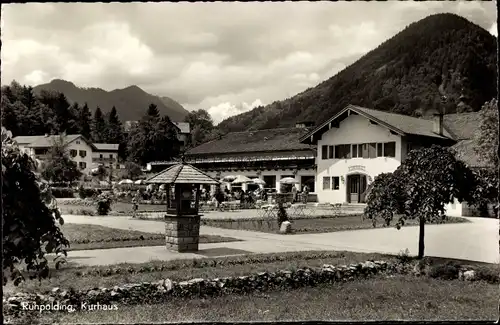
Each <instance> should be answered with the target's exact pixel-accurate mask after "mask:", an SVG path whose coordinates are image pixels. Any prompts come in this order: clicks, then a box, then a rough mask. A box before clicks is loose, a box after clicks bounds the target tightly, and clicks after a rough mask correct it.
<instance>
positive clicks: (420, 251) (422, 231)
mask: <svg viewBox="0 0 500 325" xmlns="http://www.w3.org/2000/svg"><path fill="white" fill-rule="evenodd" d="M424 226H425V219H424V218H420V225H419V228H420V232H419V233H418V257H417V258H418V259H422V258H423V257H424V248H425V245H424V235H425V228H424Z"/></svg>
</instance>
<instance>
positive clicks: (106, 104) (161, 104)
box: [34, 79, 188, 122]
mask: <svg viewBox="0 0 500 325" xmlns="http://www.w3.org/2000/svg"><path fill="white" fill-rule="evenodd" d="M42 90H53V91H58V92H61V93H63V94H64V95H66V97H67V98H68V101H70V102H72V103H73V102H77V103H79V104H82V105H83V104H84V103H85V102H87V104H88V105H89V107H90V108H91V109H92V110H93V111H95V109H96V108H97V106H99V107H100V108H101V110H102V111H103V112H104V113H107V112H109V111H111V108H112V107H113V106H115V107H116V110H117V112H118V115H119V117H120V120H122V121H136V120H139V119H140V118H141V117H142V116H143V115H144V113H145V112H146V109H147V108H148V106H149V105H150V104H151V103H153V104H155V105H157V106H158V110H159V111H160V114H162V115H163V114H166V115H168V116H169V117H170V118H171V119H172V120H173V121H175V122H182V121H183V120H184V117H185V116H186V115H187V114H188V111H187V110H185V109H184V107H182V105H181V104H179V103H177V102H176V101H175V100H173V99H171V98H168V97H161V98H160V97H158V96H154V95H151V94H148V93H147V92H145V91H144V90H142V89H141V88H139V87H137V86H130V87H127V88H124V89H115V90H112V91H105V90H103V89H100V88H81V87H77V86H75V84H73V83H72V82H69V81H65V80H60V79H54V80H52V81H51V82H50V83H48V84H43V85H38V86H36V87H34V91H35V93H37V94H38V93H40V92H41V91H42Z"/></svg>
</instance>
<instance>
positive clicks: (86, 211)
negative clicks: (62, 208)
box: [70, 209, 95, 216]
mask: <svg viewBox="0 0 500 325" xmlns="http://www.w3.org/2000/svg"><path fill="white" fill-rule="evenodd" d="M70 214H71V213H70ZM76 214H79V215H82V216H94V215H95V213H94V211H92V210H89V209H80V210H77V211H76Z"/></svg>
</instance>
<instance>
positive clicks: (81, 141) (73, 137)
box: [14, 134, 118, 174]
mask: <svg viewBox="0 0 500 325" xmlns="http://www.w3.org/2000/svg"><path fill="white" fill-rule="evenodd" d="M58 138H59V136H58V135H36V136H17V137H14V141H16V142H17V144H18V145H19V149H20V150H21V151H22V152H25V153H27V154H28V155H30V156H31V157H33V158H35V159H37V160H38V161H40V162H41V163H42V165H43V163H44V160H46V159H47V158H48V154H49V151H50V148H51V147H52V146H53V144H54V143H55V141H57V140H58ZM64 145H65V146H66V150H67V152H68V155H69V158H70V159H71V160H73V161H74V162H75V163H76V164H77V166H78V168H79V169H80V170H81V171H82V173H84V174H90V173H91V171H92V169H93V168H95V167H96V166H97V165H96V162H95V161H94V157H98V158H100V155H101V154H102V155H103V157H104V155H105V154H107V155H108V156H107V157H108V158H109V157H110V155H112V156H113V161H114V159H116V157H117V154H118V144H102V143H100V144H97V145H98V146H99V147H97V146H96V145H95V144H93V143H92V142H90V141H89V140H88V139H86V138H85V137H84V136H82V135H81V134H68V135H66V136H65V137H64ZM99 148H101V149H103V150H101V149H99ZM115 149H116V150H115Z"/></svg>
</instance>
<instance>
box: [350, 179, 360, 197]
mask: <svg viewBox="0 0 500 325" xmlns="http://www.w3.org/2000/svg"><path fill="white" fill-rule="evenodd" d="M349 183H350V186H349V192H350V201H349V202H351V203H359V190H360V177H359V175H350V176H349Z"/></svg>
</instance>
